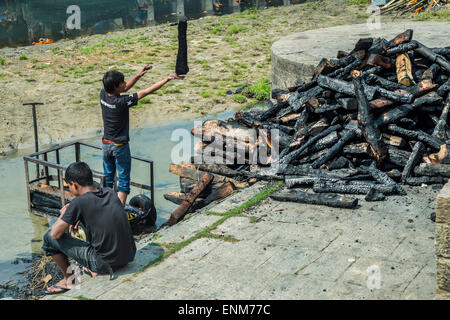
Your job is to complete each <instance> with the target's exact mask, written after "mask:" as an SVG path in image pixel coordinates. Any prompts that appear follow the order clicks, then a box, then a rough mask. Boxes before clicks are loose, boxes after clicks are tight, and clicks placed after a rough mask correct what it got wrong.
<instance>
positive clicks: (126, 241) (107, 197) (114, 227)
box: [61, 188, 136, 266]
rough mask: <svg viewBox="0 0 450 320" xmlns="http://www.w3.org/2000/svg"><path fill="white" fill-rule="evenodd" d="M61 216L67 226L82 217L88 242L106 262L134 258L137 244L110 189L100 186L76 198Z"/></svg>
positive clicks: (112, 263) (117, 263) (117, 262)
mask: <svg viewBox="0 0 450 320" xmlns="http://www.w3.org/2000/svg"><path fill="white" fill-rule="evenodd" d="M61 219H62V220H63V221H65V222H67V223H68V224H70V225H75V224H76V223H77V221H78V220H81V223H82V224H83V225H84V226H85V228H86V238H87V240H88V242H89V243H90V244H91V245H92V246H93V247H94V248H95V250H96V251H97V253H98V254H99V255H100V256H101V257H102V258H103V259H104V260H105V262H107V263H109V265H111V266H122V265H125V264H127V263H128V262H130V261H133V259H134V255H135V254H136V245H135V243H134V239H133V235H132V232H131V226H130V223H129V222H128V216H127V214H126V212H125V209H124V208H123V207H122V204H121V202H120V200H119V197H117V193H116V192H114V191H113V190H112V189H110V188H103V189H101V190H99V191H98V192H87V193H85V194H83V195H81V196H78V197H76V198H75V199H73V200H72V202H71V203H70V205H69V206H68V207H67V209H66V212H65V214H64V215H63V217H62V218H61Z"/></svg>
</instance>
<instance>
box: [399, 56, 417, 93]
mask: <svg viewBox="0 0 450 320" xmlns="http://www.w3.org/2000/svg"><path fill="white" fill-rule="evenodd" d="M395 68H396V71H397V80H398V83H400V84H402V85H404V86H407V87H409V86H411V85H413V84H414V79H413V76H412V66H411V60H410V59H409V56H408V54H406V53H401V54H399V55H397V58H396V59H395Z"/></svg>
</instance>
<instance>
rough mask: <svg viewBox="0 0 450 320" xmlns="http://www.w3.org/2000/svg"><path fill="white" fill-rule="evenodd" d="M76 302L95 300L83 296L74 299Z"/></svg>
mask: <svg viewBox="0 0 450 320" xmlns="http://www.w3.org/2000/svg"><path fill="white" fill-rule="evenodd" d="M76 298H77V299H78V300H95V299H92V298H86V297H84V296H78V297H76Z"/></svg>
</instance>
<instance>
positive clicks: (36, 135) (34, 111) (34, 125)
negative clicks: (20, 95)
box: [23, 102, 43, 178]
mask: <svg viewBox="0 0 450 320" xmlns="http://www.w3.org/2000/svg"><path fill="white" fill-rule="evenodd" d="M23 105H24V106H32V111H33V129H34V151H35V152H38V151H39V140H38V131H37V116H36V106H37V105H43V103H42V102H27V103H24V104H23ZM36 178H39V165H38V164H36Z"/></svg>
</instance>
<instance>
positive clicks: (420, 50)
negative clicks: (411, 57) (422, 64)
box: [414, 41, 450, 74]
mask: <svg viewBox="0 0 450 320" xmlns="http://www.w3.org/2000/svg"><path fill="white" fill-rule="evenodd" d="M416 42H417V44H418V47H417V48H416V49H414V52H415V53H417V54H418V55H420V56H422V57H424V58H425V59H428V60H429V61H431V62H432V63H436V64H438V65H439V66H440V67H441V68H442V69H443V70H444V71H445V72H446V73H447V74H450V63H449V62H448V61H447V60H446V59H445V58H444V57H442V56H441V55H438V54H436V53H435V52H433V51H432V50H431V49H430V48H428V47H427V46H425V45H423V44H422V43H420V42H418V41H416Z"/></svg>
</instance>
